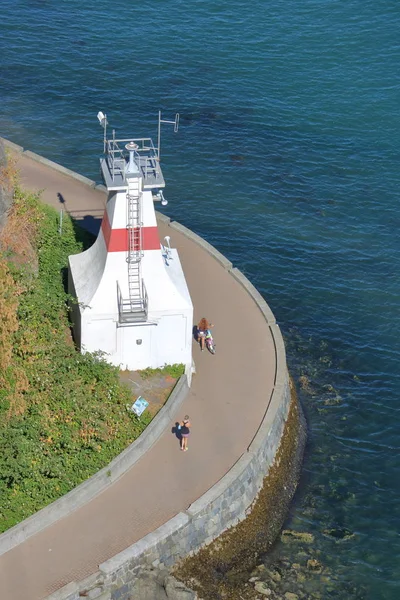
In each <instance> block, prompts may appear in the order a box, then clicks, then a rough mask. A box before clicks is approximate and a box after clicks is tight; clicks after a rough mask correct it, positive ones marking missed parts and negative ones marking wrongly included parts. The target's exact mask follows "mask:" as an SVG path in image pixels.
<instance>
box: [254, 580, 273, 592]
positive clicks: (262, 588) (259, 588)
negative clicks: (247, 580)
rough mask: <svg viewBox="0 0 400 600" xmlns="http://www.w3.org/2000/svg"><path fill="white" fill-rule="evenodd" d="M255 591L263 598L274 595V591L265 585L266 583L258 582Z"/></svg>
mask: <svg viewBox="0 0 400 600" xmlns="http://www.w3.org/2000/svg"><path fill="white" fill-rule="evenodd" d="M254 589H255V590H256V592H258V593H259V594H262V595H263V596H270V595H271V594H272V590H271V589H270V588H269V587H268V585H267V584H266V583H264V581H257V583H256V584H255V586H254Z"/></svg>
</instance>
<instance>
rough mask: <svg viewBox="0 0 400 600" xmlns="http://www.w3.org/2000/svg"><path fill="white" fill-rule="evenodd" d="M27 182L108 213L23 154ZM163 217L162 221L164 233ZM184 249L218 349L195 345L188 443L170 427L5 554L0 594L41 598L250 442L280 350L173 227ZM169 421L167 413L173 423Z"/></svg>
mask: <svg viewBox="0 0 400 600" xmlns="http://www.w3.org/2000/svg"><path fill="white" fill-rule="evenodd" d="M19 167H20V170H21V179H22V182H23V185H24V186H25V187H27V188H29V189H41V190H44V191H43V194H42V198H43V199H44V200H45V201H46V202H48V203H50V204H52V205H54V206H56V207H60V203H59V194H61V195H62V197H63V199H64V201H65V205H64V206H65V207H66V209H67V210H69V211H70V212H71V213H72V214H75V215H77V216H81V217H82V216H85V215H91V214H94V215H95V216H100V215H102V212H103V208H104V203H105V195H104V194H103V193H101V192H100V191H97V190H93V189H90V188H89V187H88V186H85V185H84V184H82V183H80V182H78V181H76V180H74V179H72V178H70V177H67V176H64V175H62V174H61V173H58V172H56V171H54V170H52V169H51V168H49V167H47V166H44V165H42V164H40V163H37V162H36V161H33V160H31V159H28V158H27V157H26V156H24V155H22V156H21V157H20V158H19ZM166 229H167V228H166V226H165V225H163V224H160V234H161V236H164V235H166V233H167V231H166ZM168 234H169V235H170V236H171V244H172V245H173V246H175V247H177V248H178V250H179V254H180V258H181V261H182V265H183V268H184V271H185V274H186V278H187V281H188V285H189V289H190V292H191V296H192V300H193V304H194V308H195V320H198V319H199V318H201V317H202V316H203V315H206V316H207V317H208V318H210V319H211V320H212V321H213V322H214V323H215V329H214V336H215V339H216V343H217V354H216V355H215V356H211V355H210V354H209V353H208V352H204V353H200V350H199V348H198V346H197V345H194V347H193V354H194V360H195V363H196V369H197V373H196V375H194V376H193V381H192V387H191V390H190V392H189V394H188V397H187V398H186V400H185V401H184V403H183V405H182V408H181V411H180V413H179V415H177V418H182V416H183V415H185V414H189V415H190V419H191V421H192V435H191V436H190V440H189V451H188V452H186V453H183V452H180V451H179V446H178V444H177V440H176V438H175V436H174V435H172V434H171V430H170V429H168V430H167V431H165V433H164V434H163V435H162V436H161V437H160V439H159V440H158V441H157V442H156V444H155V445H154V446H153V447H152V448H151V449H150V450H149V451H148V452H147V453H146V454H145V456H144V457H143V458H141V459H140V460H139V461H138V462H137V463H136V464H135V465H134V466H133V467H132V468H131V470H130V471H128V472H127V473H126V474H125V475H124V476H123V477H121V478H120V479H119V480H118V481H117V482H116V483H115V484H114V485H113V486H111V487H110V488H109V489H107V490H106V491H105V492H103V493H102V494H100V495H99V496H98V497H96V498H95V499H94V500H92V501H91V502H89V503H88V504H86V505H85V506H83V507H82V508H80V509H78V510H77V511H75V512H74V513H72V514H71V515H69V516H67V517H65V518H64V519H61V520H60V521H58V522H57V523H55V524H54V525H52V526H50V527H48V528H47V529H45V530H44V531H42V532H40V533H38V534H36V535H35V536H33V537H31V538H29V539H28V540H27V541H25V542H24V543H22V544H20V545H19V546H17V547H15V548H14V549H12V550H10V551H9V552H7V553H6V554H4V555H3V556H1V557H0V598H1V600H39V599H42V598H43V597H45V596H47V595H48V594H50V593H52V592H54V591H55V590H57V589H59V588H60V587H62V586H63V585H65V584H67V583H69V582H70V581H74V580H80V579H83V578H85V577H87V576H88V575H90V574H91V573H94V572H95V571H96V570H97V568H98V565H99V564H100V563H102V562H104V561H105V560H107V559H108V558H110V557H111V556H113V555H114V554H116V553H118V552H120V551H121V550H123V549H125V548H127V547H128V546H130V545H131V544H133V543H134V542H136V541H137V540H139V539H140V538H142V537H143V536H144V535H146V534H147V533H149V532H150V531H152V530H154V529H155V528H157V527H159V526H160V525H162V524H163V523H165V522H166V521H167V520H168V519H170V518H171V517H173V516H174V515H176V514H177V513H179V512H180V511H184V510H185V509H187V508H188V506H189V505H190V504H191V503H192V502H193V501H194V500H196V499H197V498H198V497H199V496H201V495H202V494H203V493H204V492H205V491H207V490H208V489H209V488H210V487H211V486H212V485H213V484H214V483H216V482H217V481H218V480H219V479H220V478H221V477H222V476H223V475H224V474H225V473H226V472H227V471H228V470H229V469H230V467H232V465H233V464H234V463H235V462H236V461H237V460H238V458H239V457H240V456H241V454H242V453H243V452H244V451H245V450H246V448H247V446H248V445H249V443H250V442H251V440H252V438H253V436H254V435H255V432H256V431H257V428H258V426H259V424H260V421H261V419H262V417H263V414H264V412H265V408H266V404H267V401H268V399H269V397H270V394H271V391H272V387H273V380H274V372H275V354H274V346H273V340H272V337H271V335H270V332H269V329H268V327H267V325H266V322H265V320H264V318H263V316H262V314H261V312H260V311H259V309H258V308H257V307H256V305H255V303H254V301H253V300H252V299H251V298H250V296H249V295H248V294H247V293H246V292H245V290H244V289H243V288H242V286H241V285H240V284H239V283H238V282H237V281H236V280H235V279H234V278H233V277H232V276H231V275H229V273H228V272H227V271H225V270H224V269H223V267H222V266H221V265H220V264H219V263H218V262H217V261H216V260H215V259H213V258H212V257H211V256H210V255H209V254H208V253H207V252H206V251H204V250H202V249H201V248H199V247H198V246H197V245H196V244H195V243H194V242H192V241H190V240H188V239H187V238H185V237H184V236H183V235H181V234H180V233H178V232H177V231H174V230H173V229H168ZM172 426H173V422H171V427H172Z"/></svg>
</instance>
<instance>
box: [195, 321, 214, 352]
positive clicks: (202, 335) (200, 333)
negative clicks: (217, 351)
mask: <svg viewBox="0 0 400 600" xmlns="http://www.w3.org/2000/svg"><path fill="white" fill-rule="evenodd" d="M211 327H214V325H213V324H212V323H210V321H207V319H206V318H205V317H203V318H202V319H201V320H200V321H199V324H198V325H197V338H198V340H199V342H200V348H201V351H202V352H203V350H204V344H205V340H206V335H207V330H208V329H210V328H211Z"/></svg>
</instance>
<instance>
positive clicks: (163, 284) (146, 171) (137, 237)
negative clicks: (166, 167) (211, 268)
mask: <svg viewBox="0 0 400 600" xmlns="http://www.w3.org/2000/svg"><path fill="white" fill-rule="evenodd" d="M99 115H101V117H102V119H103V122H102V124H103V127H104V157H102V158H101V159H100V165H101V171H102V176H103V180H104V183H105V186H106V187H107V191H108V199H107V204H106V209H105V212H104V216H103V221H102V224H101V228H100V232H99V234H98V237H97V240H96V242H95V243H94V244H93V246H92V247H91V248H89V249H88V250H86V251H85V252H82V253H81V254H76V255H74V256H70V257H69V292H70V294H71V295H73V296H74V297H75V298H76V299H77V304H75V305H74V308H73V329H74V336H75V340H76V342H77V344H78V345H79V347H80V349H81V351H82V352H85V351H88V352H95V351H101V352H104V356H105V358H106V360H108V361H109V362H110V363H112V364H114V365H117V366H120V368H122V369H130V370H136V369H144V368H146V367H152V368H157V367H162V366H164V365H166V364H175V363H183V364H184V365H185V366H186V367H187V368H190V367H191V364H192V350H191V348H192V326H193V305H192V301H191V299H190V294H189V290H188V287H187V284H186V280H185V276H184V273H183V270H182V266H181V263H180V260H179V256H178V252H177V251H176V249H174V248H171V247H170V240H169V238H165V240H163V241H162V242H163V243H160V238H159V233H158V227H157V221H156V214H155V210H154V201H157V200H161V201H162V203H164V204H166V201H165V200H164V196H163V192H162V189H163V188H164V187H165V182H164V178H163V175H162V172H161V168H160V161H159V157H160V144H159V143H158V147H157V148H156V147H155V146H154V145H153V142H152V140H151V139H150V138H128V139H116V138H115V132H114V131H113V135H112V139H110V140H108V139H107V137H106V125H107V120H106V117H105V116H104V115H103V113H99ZM99 120H100V117H99ZM159 128H160V117H159Z"/></svg>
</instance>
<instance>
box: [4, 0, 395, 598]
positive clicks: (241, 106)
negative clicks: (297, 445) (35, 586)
mask: <svg viewBox="0 0 400 600" xmlns="http://www.w3.org/2000/svg"><path fill="white" fill-rule="evenodd" d="M1 12H2V19H1V24H0V100H1V111H0V135H2V136H4V137H7V138H9V139H11V140H13V141H15V142H17V143H19V144H21V145H22V146H24V147H25V148H28V149H30V150H33V151H35V152H38V153H40V154H42V155H44V156H47V157H48V158H50V159H52V160H55V161H56V162H59V163H62V164H63V165H65V166H68V167H70V168H72V169H74V170H76V171H79V172H81V173H83V174H85V175H87V176H88V177H91V178H95V179H99V172H98V156H99V155H100V154H101V151H102V130H101V129H100V127H99V124H98V122H97V119H96V114H97V111H98V110H103V111H104V112H106V113H107V115H108V119H109V122H110V125H111V127H114V128H115V129H116V131H117V134H118V135H119V136H122V135H127V136H128V135H132V134H134V135H135V136H147V135H151V136H153V138H155V137H156V132H157V131H156V129H157V112H158V110H159V109H161V110H162V111H163V117H164V118H172V117H173V115H174V114H175V112H179V113H180V115H181V126H180V130H179V132H178V134H175V135H174V134H173V132H172V129H171V128H170V129H168V128H164V129H163V145H162V159H163V163H162V164H163V172H164V176H165V178H166V180H167V188H166V192H165V195H166V197H167V198H168V200H169V201H170V203H169V205H168V207H167V208H168V210H167V212H168V214H169V215H170V216H171V217H173V218H175V219H177V220H179V221H180V222H182V223H184V224H186V225H187V226H188V227H190V228H191V229H193V230H195V231H196V232H198V233H199V234H200V235H202V236H204V237H205V238H206V239H208V240H209V241H210V242H211V243H212V244H214V245H215V246H216V247H217V248H219V249H220V250H221V251H222V252H223V253H224V254H226V255H227V256H228V257H229V258H230V259H231V260H232V261H233V262H234V264H235V265H236V266H238V267H239V268H240V269H241V270H243V272H244V273H245V274H246V275H247V276H248V277H249V278H250V279H251V281H252V282H253V283H254V284H255V285H256V286H257V287H258V289H259V290H260V291H261V292H262V294H263V295H264V296H265V298H266V300H267V301H268V303H269V304H270V306H271V308H272V310H273V311H274V313H275V315H276V317H277V320H278V322H279V323H280V325H281V328H282V331H283V333H284V336H285V340H286V344H287V353H288V361H289V366H290V370H291V373H292V375H293V376H294V378H295V380H296V381H297V383H298V388H299V392H300V396H301V399H302V401H303V405H304V408H305V412H306V416H307V419H308V423H309V427H310V441H309V445H308V448H307V455H306V459H305V464H304V473H303V478H302V482H301V485H300V489H299V493H298V494H297V497H296V501H295V504H294V507H293V510H292V512H291V515H290V518H289V521H288V523H287V525H286V526H287V527H289V528H291V529H297V530H299V531H308V532H311V533H312V534H313V535H314V537H315V542H314V549H315V551H316V552H317V556H318V560H320V561H321V562H322V563H323V564H324V565H327V566H328V567H329V568H330V569H331V570H332V573H335V576H336V577H338V579H339V582H340V583H343V586H342V587H340V585H339V586H337V587H336V588H335V587H333V589H331V584H330V583H329V581H324V580H322V579H321V581H320V582H319V585H320V588H319V591H320V593H321V597H322V598H330V597H335V598H343V600H344V599H347V598H351V597H356V592H354V591H353V592H351V591H350V592H349V590H350V589H352V590H353V589H357V590H358V591H357V594H358V595H357V597H360V598H361V597H362V598H366V599H371V600H372V599H376V598H379V599H383V600H395V599H397V598H398V597H399V595H400V583H399V582H400V558H399V557H400V538H399V530H400V508H399V500H398V499H399V492H400V464H399V446H400V443H399V434H400V424H399V420H398V416H399V397H400V368H399V366H398V365H399V358H400V357H399V354H400V349H399V343H398V340H399V337H400V319H399V299H400V278H399V273H400V242H399V234H398V230H399V226H400V205H399V187H400V171H399V163H400V116H399V110H398V107H399V101H400V74H399V73H400V72H399V68H398V64H399V56H400V42H399V39H400V38H399V28H400V5H399V4H398V2H396V1H395V0H380V2H379V3H378V2H373V1H372V0H347V1H346V2H344V1H343V0H303V1H302V2H298V1H294V0H286V1H285V2H284V1H282V0H275V1H273V0H270V1H268V0H264V1H261V0H253V2H252V3H250V4H249V3H247V2H244V1H243V0H231V1H230V2H229V3H227V2H222V1H221V0H215V1H214V2H210V1H208V0H202V1H201V2H200V1H199V0H192V1H191V2H183V1H182V0H158V2H154V1H153V2H149V1H148V0H144V1H143V2H141V3H139V4H134V3H132V2H131V1H128V0H119V2H118V3H110V2H107V1H106V0H96V2H94V1H91V0H87V1H86V2H81V1H78V0H69V1H68V2H55V1H54V0H53V1H52V0H2V3H1ZM331 529H336V530H343V531H346V532H351V534H354V535H352V536H351V537H349V538H346V539H342V540H340V539H337V538H334V537H332V536H330V535H329V534H327V531H329V530H331ZM274 552H276V553H277V554H278V555H279V553H287V552H288V549H287V548H286V547H282V546H281V545H280V544H278V546H277V548H276V549H275V551H274ZM347 584H349V585H350V584H351V586H353V585H354V588H353V587H351V586H350V587H349V586H347V587H346V585H347Z"/></svg>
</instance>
